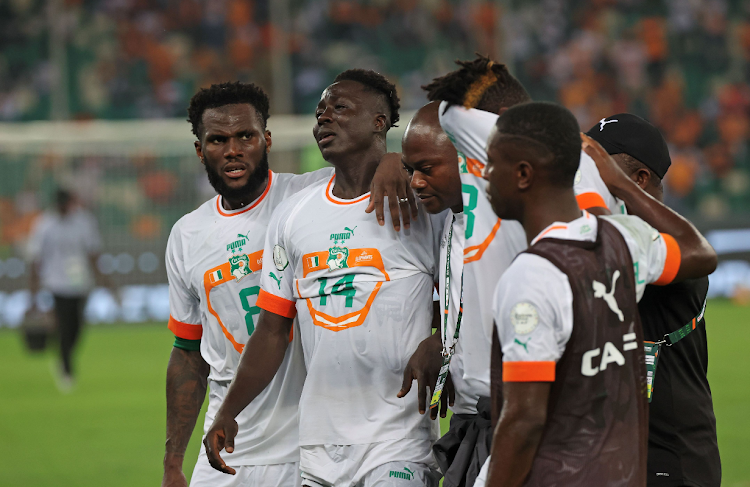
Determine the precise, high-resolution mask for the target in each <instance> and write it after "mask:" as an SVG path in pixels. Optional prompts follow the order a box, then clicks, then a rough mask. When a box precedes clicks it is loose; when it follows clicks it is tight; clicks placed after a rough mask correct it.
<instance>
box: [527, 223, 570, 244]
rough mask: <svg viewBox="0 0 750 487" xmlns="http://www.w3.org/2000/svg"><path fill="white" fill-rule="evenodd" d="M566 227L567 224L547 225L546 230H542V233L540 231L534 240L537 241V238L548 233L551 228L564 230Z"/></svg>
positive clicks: (539, 238)
mask: <svg viewBox="0 0 750 487" xmlns="http://www.w3.org/2000/svg"><path fill="white" fill-rule="evenodd" d="M567 228H568V226H567V225H553V226H551V227H549V228H548V229H547V230H545V231H543V232H542V233H540V234H539V235H538V236H537V237H536V238H535V239H534V242H538V241H539V240H541V239H542V237H544V236H545V235H547V234H548V233H549V232H551V231H552V230H566V229H567Z"/></svg>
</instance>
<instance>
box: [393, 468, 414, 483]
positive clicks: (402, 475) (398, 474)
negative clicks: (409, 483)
mask: <svg viewBox="0 0 750 487" xmlns="http://www.w3.org/2000/svg"><path fill="white" fill-rule="evenodd" d="M404 470H405V471H403V472H402V471H401V470H391V471H390V472H388V477H389V478H390V477H394V478H397V479H404V480H414V472H412V471H411V470H409V469H408V468H406V467H404Z"/></svg>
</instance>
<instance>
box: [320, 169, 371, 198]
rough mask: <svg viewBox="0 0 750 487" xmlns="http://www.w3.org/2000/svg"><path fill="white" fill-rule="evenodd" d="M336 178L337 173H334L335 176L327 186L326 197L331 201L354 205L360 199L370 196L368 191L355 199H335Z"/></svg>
mask: <svg viewBox="0 0 750 487" xmlns="http://www.w3.org/2000/svg"><path fill="white" fill-rule="evenodd" d="M334 179H336V175H335V174H334V175H333V177H331V180H330V181H328V186H326V198H328V201H330V202H331V203H336V204H337V205H353V204H354V203H359V202H360V201H364V200H366V199H368V198H369V197H370V193H366V194H364V195H362V196H360V197H359V198H354V199H353V200H342V199H334V198H335V196H333V190H332V188H333V180H334Z"/></svg>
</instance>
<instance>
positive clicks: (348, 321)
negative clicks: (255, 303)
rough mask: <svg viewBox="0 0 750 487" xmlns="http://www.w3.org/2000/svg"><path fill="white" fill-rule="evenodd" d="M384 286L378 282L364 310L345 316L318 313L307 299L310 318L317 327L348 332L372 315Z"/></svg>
mask: <svg viewBox="0 0 750 487" xmlns="http://www.w3.org/2000/svg"><path fill="white" fill-rule="evenodd" d="M382 285H383V283H382V282H378V283H377V284H375V289H373V290H372V292H371V293H370V297H368V298H367V303H365V306H364V307H363V308H362V309H360V310H359V311H353V312H351V313H347V314H345V315H343V316H330V315H327V314H325V313H323V312H321V311H318V310H316V309H315V308H313V305H312V300H311V299H310V298H306V299H305V301H307V309H308V310H309V311H310V316H311V317H312V320H313V324H314V325H315V326H319V327H321V328H325V329H326V330H331V331H341V330H347V329H349V328H354V327H356V326H360V325H361V324H362V323H364V322H365V319H366V318H367V315H368V314H369V313H370V307H371V306H372V302H373V301H375V296H377V294H378V291H380V286H382ZM297 294H299V283H297ZM258 299H260V298H258Z"/></svg>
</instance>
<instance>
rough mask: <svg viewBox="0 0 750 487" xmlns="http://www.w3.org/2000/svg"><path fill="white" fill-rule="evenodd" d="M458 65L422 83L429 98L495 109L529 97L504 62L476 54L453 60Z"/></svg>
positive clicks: (485, 109)
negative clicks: (428, 81) (462, 59)
mask: <svg viewBox="0 0 750 487" xmlns="http://www.w3.org/2000/svg"><path fill="white" fill-rule="evenodd" d="M456 64H458V65H459V66H461V67H460V68H459V69H457V70H455V71H451V72H450V73H448V74H446V75H445V76H441V77H439V78H435V79H433V80H432V82H431V83H430V84H428V85H425V86H423V87H422V89H423V90H425V91H427V99H428V100H430V101H436V100H440V101H447V102H448V106H451V105H462V106H465V107H466V108H478V109H479V110H484V111H486V112H492V113H498V112H499V111H500V109H501V108H506V107H512V106H514V105H518V104H519V103H526V102H529V101H531V96H530V95H529V93H528V92H527V91H526V88H524V87H523V85H522V84H521V83H520V81H518V80H517V79H516V78H515V77H514V76H513V75H512V74H510V72H509V71H508V68H507V66H505V65H504V64H501V63H496V62H494V61H492V60H491V59H490V58H488V57H487V56H482V55H481V54H477V58H476V59H474V60H473V61H456Z"/></svg>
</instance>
